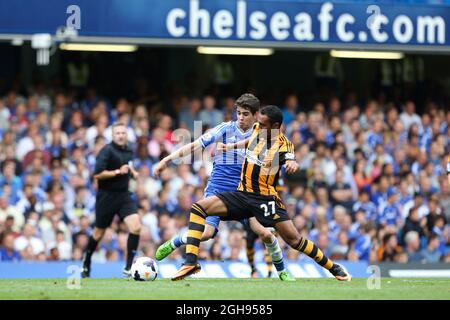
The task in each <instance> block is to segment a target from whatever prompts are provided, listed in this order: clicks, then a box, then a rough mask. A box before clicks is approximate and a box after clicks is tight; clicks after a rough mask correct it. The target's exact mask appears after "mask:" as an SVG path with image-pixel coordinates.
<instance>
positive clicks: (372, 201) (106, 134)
mask: <svg viewBox="0 0 450 320" xmlns="http://www.w3.org/2000/svg"><path fill="white" fill-rule="evenodd" d="M252 90H253V93H254V94H256V95H257V96H258V92H257V91H256V90H255V89H250V90H249V91H252ZM242 93H243V92H242ZM234 99H235V97H233V96H226V95H225V96H224V95H220V96H219V95H217V94H215V93H214V92H211V93H208V94H202V95H198V96H192V95H188V94H181V93H179V94H173V95H170V96H168V97H165V98H162V97H161V96H160V95H158V94H157V93H156V92H155V91H151V93H149V94H148V95H146V96H140V97H138V98H128V99H127V98H119V99H115V100H114V101H112V100H110V99H108V98H107V97H104V96H102V95H100V94H99V93H98V92H97V90H96V89H95V88H93V87H90V88H88V89H87V90H86V91H85V92H83V94H80V92H78V93H77V92H76V91H73V90H57V89H56V88H53V87H45V86H43V85H36V86H34V87H32V88H30V89H28V90H14V89H12V90H8V91H6V92H5V93H4V94H3V95H2V96H1V98H0V138H1V142H0V171H1V174H0V244H1V245H0V260H1V261H24V260H40V261H56V260H72V259H73V260H80V259H81V258H82V254H83V250H84V248H85V247H86V245H87V241H88V237H89V235H90V233H91V231H92V227H93V223H94V221H95V211H94V208H95V193H96V185H95V182H94V181H93V179H92V175H93V170H94V167H95V157H96V155H97V154H98V152H99V150H100V149H101V148H102V147H103V146H104V145H105V144H106V143H109V142H110V141H111V128H110V126H111V124H112V123H114V122H115V121H121V122H123V123H126V124H127V125H128V128H129V129H128V137H129V141H130V146H131V147H132V149H133V150H134V152H135V161H134V166H135V168H136V169H137V170H138V171H139V173H140V176H139V179H138V180H137V181H132V182H131V184H130V190H131V191H133V192H134V196H135V199H136V201H137V203H138V205H139V214H140V215H141V217H142V223H143V228H142V233H141V238H140V239H141V240H140V241H141V243H140V247H139V248H140V250H141V251H142V254H145V255H148V256H154V251H155V249H156V248H157V246H158V245H159V244H161V243H162V242H164V241H166V240H168V239H169V238H170V237H172V236H173V235H174V234H175V233H177V232H179V231H181V230H183V229H185V228H186V227H187V222H188V214H189V209H190V206H191V204H192V203H193V202H195V201H197V200H198V199H200V198H201V197H202V196H203V189H204V187H205V185H206V183H207V182H208V179H209V176H210V173H211V170H212V162H211V161H209V160H208V159H210V156H211V155H212V154H213V153H214V148H211V149H207V150H206V152H205V153H204V154H203V158H202V157H200V159H199V158H196V159H193V161H192V164H181V165H178V166H175V165H173V166H172V167H169V168H168V169H166V170H165V171H164V172H163V174H162V176H161V179H155V178H154V177H153V176H152V167H153V166H154V164H155V163H157V162H158V161H159V160H160V159H161V158H162V157H164V156H166V155H167V154H168V153H170V152H172V151H174V150H175V149H176V148H177V147H179V146H180V144H181V141H180V139H179V138H180V136H179V135H177V132H178V131H177V129H179V128H184V129H187V130H189V131H190V132H191V133H192V136H191V138H198V136H195V133H197V134H198V130H197V131H196V130H195V127H194V121H201V129H202V130H201V131H202V132H204V131H205V130H207V129H208V128H211V127H214V126H215V125H218V124H219V123H221V122H222V121H231V120H233V119H234V118H235V113H234ZM261 100H262V103H263V104H264V103H270V104H276V105H279V106H280V107H281V108H282V109H283V112H284V122H285V123H284V131H285V133H286V135H287V136H288V137H289V138H290V139H291V141H292V142H293V143H294V145H295V148H296V159H297V161H298V163H299V165H300V168H301V170H300V172H298V173H296V174H295V175H292V176H285V177H283V178H282V179H281V184H280V190H279V191H280V193H281V194H282V196H283V198H284V201H285V204H286V206H287V211H288V213H289V215H290V217H291V218H292V219H293V221H294V224H295V226H296V228H297V229H298V230H299V232H300V233H301V234H302V235H304V236H305V237H308V238H310V239H311V240H313V241H315V242H316V244H317V245H318V246H319V247H320V248H321V249H322V250H323V251H324V252H325V253H326V254H327V255H329V256H330V257H331V258H333V259H348V260H351V261H369V262H377V261H392V262H399V263H400V262H401V263H405V262H439V261H445V262H450V224H449V219H450V186H449V184H448V181H447V175H446V165H447V159H448V154H449V153H450V107H449V105H448V104H446V103H441V102H440V101H434V100H432V99H428V100H426V101H425V102H422V101H421V102H420V106H418V105H416V103H417V101H415V100H408V99H400V100H399V99H396V100H390V99H388V98H387V96H386V95H383V94H380V95H378V96H377V97H376V99H360V98H358V96H357V95H356V94H352V93H351V92H350V93H348V94H345V95H342V96H337V95H328V96H326V97H325V98H321V99H317V101H315V102H313V103H303V102H302V97H301V96H298V95H297V94H296V93H287V94H284V95H283V96H282V97H281V98H280V99H278V100H277V101H272V100H271V101H268V100H267V99H261ZM418 109H420V112H418ZM187 142H188V141H184V143H187ZM126 239H127V234H126V228H125V227H124V225H123V224H122V223H121V222H120V221H119V220H118V219H116V220H114V223H113V225H112V226H111V228H109V229H108V230H107V232H106V235H105V237H104V239H103V240H102V242H101V244H100V245H99V248H98V250H97V252H96V253H95V254H94V256H93V261H94V262H105V261H120V260H123V259H124V256H125V250H126ZM281 244H282V246H283V248H284V250H285V251H284V253H285V257H287V258H288V259H292V260H298V259H307V258H305V257H304V256H300V255H299V253H298V252H297V251H294V250H290V249H288V247H287V246H286V245H285V244H284V243H283V242H282V241H281ZM182 254H183V251H182V250H180V251H179V252H177V253H175V254H173V255H172V256H171V257H170V259H180V258H181V256H182ZM263 256H264V253H263V246H262V245H261V243H260V242H259V241H258V242H257V244H256V257H255V261H260V260H261V259H263ZM200 258H201V259H207V260H231V261H239V260H241V261H246V259H247V258H246V253H245V232H244V231H243V229H242V226H241V225H240V224H239V223H238V222H227V223H223V222H222V224H221V229H220V232H219V233H218V235H217V236H216V237H215V238H214V239H213V240H210V241H208V242H206V243H203V244H202V246H201V252H200Z"/></svg>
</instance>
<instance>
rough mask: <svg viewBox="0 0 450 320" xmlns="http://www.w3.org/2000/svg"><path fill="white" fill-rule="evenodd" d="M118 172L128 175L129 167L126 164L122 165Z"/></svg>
mask: <svg viewBox="0 0 450 320" xmlns="http://www.w3.org/2000/svg"><path fill="white" fill-rule="evenodd" d="M119 170H120V174H128V172H130V167H129V166H128V165H127V164H124V165H123V166H121V167H120V169H119Z"/></svg>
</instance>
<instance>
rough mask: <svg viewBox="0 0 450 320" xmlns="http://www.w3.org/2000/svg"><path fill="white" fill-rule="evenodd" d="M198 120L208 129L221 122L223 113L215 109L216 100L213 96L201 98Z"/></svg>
mask: <svg viewBox="0 0 450 320" xmlns="http://www.w3.org/2000/svg"><path fill="white" fill-rule="evenodd" d="M199 119H200V121H202V125H203V126H206V127H208V128H214V127H215V126H217V125H218V124H220V123H222V122H223V113H222V112H221V111H220V110H217V109H216V99H215V98H214V97H213V96H211V95H206V96H205V97H204V98H203V110H202V111H200V113H199Z"/></svg>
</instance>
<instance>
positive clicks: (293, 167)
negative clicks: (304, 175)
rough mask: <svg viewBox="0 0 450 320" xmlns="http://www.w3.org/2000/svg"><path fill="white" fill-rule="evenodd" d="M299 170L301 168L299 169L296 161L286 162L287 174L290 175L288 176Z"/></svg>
mask: <svg viewBox="0 0 450 320" xmlns="http://www.w3.org/2000/svg"><path fill="white" fill-rule="evenodd" d="M299 168H300V167H299V165H298V163H297V161H295V160H289V161H286V164H285V169H286V173H288V174H291V173H294V172H296V171H298V169H299Z"/></svg>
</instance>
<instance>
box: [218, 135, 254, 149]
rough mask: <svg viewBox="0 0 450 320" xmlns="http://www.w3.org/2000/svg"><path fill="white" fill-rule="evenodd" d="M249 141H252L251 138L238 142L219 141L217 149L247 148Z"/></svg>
mask: <svg viewBox="0 0 450 320" xmlns="http://www.w3.org/2000/svg"><path fill="white" fill-rule="evenodd" d="M249 141H250V138H249V139H246V140H242V141H238V142H236V143H228V144H225V143H222V142H219V143H217V151H223V152H225V151H229V150H233V149H243V148H247V146H248V142H249Z"/></svg>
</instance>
